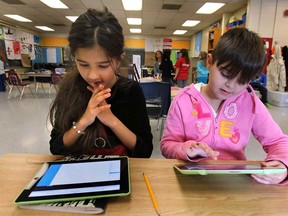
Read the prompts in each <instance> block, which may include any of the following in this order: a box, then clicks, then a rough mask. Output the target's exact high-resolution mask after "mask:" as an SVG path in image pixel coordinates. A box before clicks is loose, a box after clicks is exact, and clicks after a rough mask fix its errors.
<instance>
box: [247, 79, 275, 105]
mask: <svg viewBox="0 0 288 216" xmlns="http://www.w3.org/2000/svg"><path fill="white" fill-rule="evenodd" d="M249 84H250V85H251V86H252V88H253V89H254V90H258V91H259V92H260V95H261V98H260V99H261V101H262V103H263V104H264V105H265V106H266V107H267V108H271V105H270V104H269V103H268V101H267V94H268V89H267V88H266V84H267V77H266V75H265V74H264V73H261V74H260V75H257V76H256V77H255V79H252V80H251V82H250V83H249Z"/></svg>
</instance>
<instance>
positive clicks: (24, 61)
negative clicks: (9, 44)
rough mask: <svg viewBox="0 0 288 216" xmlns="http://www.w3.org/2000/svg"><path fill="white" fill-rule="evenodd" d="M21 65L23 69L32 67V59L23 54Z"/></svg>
mask: <svg viewBox="0 0 288 216" xmlns="http://www.w3.org/2000/svg"><path fill="white" fill-rule="evenodd" d="M21 63H22V66H23V67H31V59H30V56H29V55H28V54H21Z"/></svg>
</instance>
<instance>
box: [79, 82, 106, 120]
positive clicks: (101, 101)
mask: <svg viewBox="0 0 288 216" xmlns="http://www.w3.org/2000/svg"><path fill="white" fill-rule="evenodd" d="M87 89H88V90H89V91H91V92H92V95H91V98H90V100H89V103H88V105H87V108H86V110H85V113H84V114H83V116H82V119H85V122H86V123H87V124H88V125H90V124H92V123H93V122H94V121H95V118H96V117H98V116H99V115H100V114H101V113H103V112H105V111H106V110H110V105H109V104H107V103H106V99H107V98H109V97H110V96H111V93H110V92H111V89H109V88H107V89H104V86H103V85H102V84H100V85H98V86H96V85H93V86H87Z"/></svg>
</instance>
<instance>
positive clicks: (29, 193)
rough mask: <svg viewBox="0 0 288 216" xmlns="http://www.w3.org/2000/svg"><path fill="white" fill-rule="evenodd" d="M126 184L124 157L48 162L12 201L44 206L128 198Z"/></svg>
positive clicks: (127, 176) (125, 159)
mask: <svg viewBox="0 0 288 216" xmlns="http://www.w3.org/2000/svg"><path fill="white" fill-rule="evenodd" d="M46 166H47V165H46ZM43 169H45V171H44V172H43ZM129 182H130V180H129V167H128V158H127V157H119V158H118V157H117V158H105V159H97V160H83V161H65V162H51V163H48V166H47V167H46V168H44V166H43V167H42V169H40V171H39V172H38V173H37V174H36V176H35V177H34V179H33V180H32V181H31V182H30V183H29V184H28V186H27V187H26V188H25V189H24V190H23V192H22V193H21V194H20V196H19V197H18V198H17V199H16V201H15V202H16V204H17V203H19V204H21V203H22V204H23V202H28V203H29V202H32V203H44V202H51V200H53V202H54V201H68V200H76V199H78V200H79V199H88V198H89V199H91V198H99V197H107V196H121V195H128V194H129V193H130V185H129ZM31 184H33V186H31ZM29 185H30V186H31V187H30V186H29Z"/></svg>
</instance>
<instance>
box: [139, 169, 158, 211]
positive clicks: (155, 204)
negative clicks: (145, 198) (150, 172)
mask: <svg viewBox="0 0 288 216" xmlns="http://www.w3.org/2000/svg"><path fill="white" fill-rule="evenodd" d="M143 177H144V180H145V183H146V185H147V188H148V191H149V194H150V197H151V199H152V202H153V205H154V208H155V211H156V212H157V215H158V216H160V214H159V212H158V204H157V202H156V199H155V197H154V193H153V191H152V188H151V186H150V182H149V180H148V178H147V176H146V175H145V173H144V172H143Z"/></svg>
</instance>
